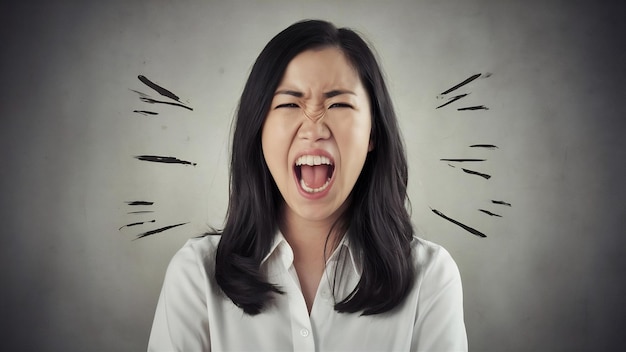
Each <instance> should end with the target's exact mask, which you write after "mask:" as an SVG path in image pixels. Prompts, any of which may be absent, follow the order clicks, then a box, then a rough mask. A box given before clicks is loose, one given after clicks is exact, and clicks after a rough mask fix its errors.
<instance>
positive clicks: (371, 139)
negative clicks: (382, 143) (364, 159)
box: [367, 138, 374, 152]
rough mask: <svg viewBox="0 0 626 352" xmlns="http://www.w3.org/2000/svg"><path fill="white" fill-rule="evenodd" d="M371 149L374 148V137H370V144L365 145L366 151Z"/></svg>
mask: <svg viewBox="0 0 626 352" xmlns="http://www.w3.org/2000/svg"><path fill="white" fill-rule="evenodd" d="M372 150H374V139H373V138H370V144H369V145H368V146H367V151H368V152H371V151H372Z"/></svg>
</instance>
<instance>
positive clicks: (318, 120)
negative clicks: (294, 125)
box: [298, 108, 330, 141]
mask: <svg viewBox="0 0 626 352" xmlns="http://www.w3.org/2000/svg"><path fill="white" fill-rule="evenodd" d="M302 114H303V115H304V117H305V118H304V119H303V120H304V121H303V122H302V125H301V126H300V130H299V131H298V135H299V137H300V138H303V139H308V140H311V141H317V140H320V139H328V138H329V137H330V130H329V129H328V126H327V125H326V123H325V121H324V116H326V109H324V108H321V109H318V110H316V111H306V110H304V109H303V110H302Z"/></svg>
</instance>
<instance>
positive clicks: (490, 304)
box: [0, 0, 626, 351]
mask: <svg viewBox="0 0 626 352" xmlns="http://www.w3.org/2000/svg"><path fill="white" fill-rule="evenodd" d="M617 4H618V2H617V1H615V2H613V3H611V2H604V3H601V2H593V1H495V0H493V1H488V0H465V1H462V0H443V1H404V2H391V1H358V2H357V1H341V2H336V3H335V2H331V1H297V0H292V1H278V0H276V1H266V2H263V3H261V2H241V1H230V2H210V1H176V2H173V1H172V2H170V1H101V2H96V1H89V2H87V1H60V2H44V1H40V2H37V3H35V2H27V1H23V2H19V4H18V2H14V3H11V4H8V3H7V2H3V4H2V5H0V20H1V21H0V23H1V25H0V26H1V27H0V28H1V29H2V30H1V32H0V43H2V49H1V50H2V56H1V61H0V63H1V66H0V77H1V82H2V84H0V116H1V118H2V124H1V125H0V137H1V139H0V153H1V154H0V155H1V159H0V160H1V165H2V166H1V168H0V182H1V191H2V195H1V197H0V210H1V211H0V214H1V215H0V216H1V217H0V221H1V226H0V231H1V232H0V233H1V237H0V268H1V269H0V275H2V276H1V277H0V282H1V283H2V289H1V290H0V292H1V293H0V307H1V312H2V314H1V315H0V316H1V317H2V318H0V319H2V327H1V329H0V334H1V335H2V340H1V345H2V346H4V347H7V346H8V347H11V349H12V350H41V351H43V350H49V351H70V350H76V351H79V350H82V351H137V350H143V349H145V346H146V343H147V339H148V334H149V330H150V326H151V321H152V315H153V312H154V308H155V305H156V301H157V296H158V293H159V290H160V285H161V282H162V279H163V275H164V271H165V268H166V266H167V264H168V262H169V259H170V258H171V256H172V255H173V254H174V252H175V251H176V250H177V249H178V248H180V247H181V246H182V244H183V243H184V242H185V241H186V240H187V239H188V238H190V237H193V236H195V235H197V234H199V233H201V232H203V231H206V230H207V229H208V227H209V226H216V227H219V226H221V224H222V219H223V216H224V212H225V209H226V199H227V160H228V143H229V141H228V137H229V127H230V120H231V118H232V116H233V113H234V111H235V108H236V105H237V100H238V96H239V94H240V93H241V90H242V87H243V85H244V82H245V79H246V77H247V73H248V72H249V69H250V67H251V65H252V63H253V60H254V59H255V57H256V55H257V54H258V53H259V51H260V50H261V48H262V47H263V46H264V44H265V43H266V42H267V41H268V40H269V39H270V38H271V37H272V36H273V35H274V34H276V33H277V32H278V31H280V30H281V29H283V28H284V27H286V26H288V25H289V24H291V23H293V22H295V21H297V20H300V19H302V18H324V19H328V20H331V21H333V22H335V23H336V24H338V25H340V26H349V27H352V28H355V29H357V30H359V31H360V32H361V33H362V34H363V35H364V36H365V37H366V38H368V39H369V41H370V42H371V43H372V44H373V45H374V47H375V48H376V50H377V52H378V55H379V57H380V60H381V63H382V65H383V66H384V69H385V72H386V75H387V77H388V82H389V86H390V90H391V93H392V96H393V98H394V101H395V104H396V108H397V112H398V115H399V118H400V123H401V126H402V129H403V133H404V137H405V140H406V145H407V150H408V155H409V158H410V172H411V179H410V196H411V200H412V205H413V220H414V222H415V225H416V228H417V230H418V232H419V234H420V236H422V237H424V238H427V239H430V240H433V241H435V242H438V243H440V244H442V245H444V246H445V247H446V248H447V249H448V250H449V251H450V252H451V253H452V255H453V256H454V258H455V259H456V261H457V263H458V265H459V267H460V270H461V274H462V278H463V281H464V289H465V313H466V323H467V330H468V336H469V343H470V348H471V350H473V351H531V350H537V351H574V350H596V351H599V350H611V349H613V348H615V347H616V346H623V345H624V343H626V338H625V337H624V334H623V332H622V330H623V327H624V324H625V323H626V308H624V307H625V305H624V304H623V300H624V297H626V288H625V285H624V282H623V276H624V267H625V264H626V263H625V262H626V259H625V256H624V252H625V248H626V247H625V246H624V245H625V244H626V243H625V242H626V241H625V240H624V235H625V233H624V230H623V227H622V226H623V225H622V222H623V220H624V217H625V215H626V212H625V209H626V207H625V206H624V203H623V200H624V198H625V197H626V191H625V187H624V186H623V180H624V178H625V176H626V172H625V170H626V167H625V166H624V159H625V158H626V152H625V151H626V143H625V142H624V140H623V139H622V134H623V132H624V131H625V127H626V123H625V122H624V118H625V114H624V113H625V108H624V103H623V101H624V97H625V96H626V94H625V93H626V90H625V88H624V87H625V83H626V71H625V69H624V62H626V55H625V53H626V51H625V50H624V49H623V41H624V40H623V38H624V34H626V30H625V28H624V24H623V23H624V20H623V19H624V18H625V15H626V13H625V12H624V7H623V6H621V7H620V6H619V5H617ZM475 73H492V75H491V77H489V78H485V79H483V78H481V79H478V80H476V81H474V82H472V83H471V84H469V85H467V86H465V87H463V88H461V89H459V90H458V91H456V92H455V93H454V94H457V93H458V94H461V93H471V94H470V95H468V96H467V97H466V98H464V99H463V100H461V101H458V102H457V103H455V104H452V105H449V106H448V107H444V108H441V109H435V107H436V106H438V105H440V104H442V103H443V102H445V100H442V99H437V95H438V94H439V93H441V92H442V91H443V90H445V89H447V88H449V87H451V86H453V85H454V84H456V83H458V82H461V81H462V80H464V79H465V78H467V77H469V76H471V75H472V74H475ZM140 74H141V75H145V76H146V77H148V78H149V79H151V80H153V81H154V82H156V83H158V84H161V85H162V86H164V87H166V88H168V89H170V90H172V91H173V92H174V93H176V94H178V95H179V96H180V97H181V100H182V101H183V102H185V103H186V104H188V105H189V106H191V107H192V108H193V111H188V110H186V109H182V108H179V107H175V106H167V105H163V104H161V105H150V104H147V103H144V102H141V101H140V100H139V95H138V94H136V93H135V92H133V91H131V90H138V91H141V92H144V93H146V94H150V95H151V96H152V97H153V98H158V99H162V100H167V98H164V97H160V96H159V95H158V94H157V93H156V92H155V91H153V90H151V89H150V88H148V87H147V86H146V85H144V84H143V83H141V82H140V81H139V80H138V79H137V76H138V75H140ZM470 105H485V106H487V107H489V110H479V111H457V110H456V109H457V108H459V107H463V106H470ZM133 110H150V111H154V112H158V113H159V115H154V116H143V115H140V114H138V113H134V112H133ZM477 143H490V144H495V145H497V146H498V147H499V148H498V149H496V150H477V149H476V148H469V147H468V146H469V145H471V144H477ZM141 154H156V155H167V156H176V157H179V158H181V159H185V160H190V161H193V162H196V163H197V166H195V167H194V166H184V165H164V164H155V163H149V162H144V161H139V160H136V159H133V156H135V155H141ZM450 157H452V158H472V157H485V158H486V159H487V161H486V162H484V163H482V164H480V165H476V164H473V165H463V166H464V167H467V168H472V169H474V170H477V171H480V172H484V173H488V174H490V175H492V178H491V179H489V180H485V179H483V178H481V177H478V176H475V175H469V174H466V173H464V172H462V170H460V166H461V165H457V167H456V168H452V167H450V166H448V164H447V163H444V162H441V161H439V159H440V158H450ZM470 166H471V167H470ZM492 199H497V200H504V201H506V202H509V203H511V205H512V206H511V207H505V206H498V205H494V204H492V203H491V202H490V201H491V200H492ZM131 200H150V201H153V202H155V203H154V205H152V206H150V207H131V206H130V205H128V204H127V203H125V202H126V201H131ZM430 208H435V209H438V210H440V211H442V212H443V213H445V214H446V215H448V216H450V217H452V218H455V219H457V220H459V221H461V222H463V223H465V224H467V225H468V226H471V227H474V228H476V229H477V230H480V231H482V232H484V233H485V234H487V235H488V237H487V238H484V239H481V238H478V237H476V236H473V235H471V234H470V233H468V232H466V231H465V230H463V229H462V228H460V227H458V226H456V225H454V224H452V223H450V222H448V221H446V220H444V219H442V218H440V217H438V216H437V215H435V214H433V213H432V212H431V210H430ZM479 208H482V209H487V210H490V211H492V212H494V213H497V214H500V215H502V217H501V218H500V217H494V216H488V215H486V214H483V213H481V212H479V211H478V210H477V209H479ZM134 210H152V211H154V213H148V214H128V212H130V211H134ZM152 219H154V220H156V222H155V223H148V224H144V225H138V226H133V227H126V228H122V229H121V230H118V228H119V227H120V226H123V225H125V224H130V223H133V222H138V221H149V220H152ZM180 222H189V223H188V224H186V225H184V226H181V227H178V228H175V229H172V230H169V231H165V232H162V233H159V234H155V235H153V236H150V237H148V238H144V239H141V240H137V241H133V239H134V238H135V236H136V235H138V234H140V233H142V232H145V231H149V230H152V229H155V228H159V227H162V226H167V225H170V224H176V223H180Z"/></svg>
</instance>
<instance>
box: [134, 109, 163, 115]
mask: <svg viewBox="0 0 626 352" xmlns="http://www.w3.org/2000/svg"><path fill="white" fill-rule="evenodd" d="M133 112H136V113H138V114H142V115H144V116H148V115H158V114H159V113H158V112H154V111H148V110H133Z"/></svg>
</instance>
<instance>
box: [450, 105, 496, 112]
mask: <svg viewBox="0 0 626 352" xmlns="http://www.w3.org/2000/svg"><path fill="white" fill-rule="evenodd" d="M456 110H457V111H473V110H489V108H488V107H486V106H484V105H476V106H468V107H465V108H458V109H456Z"/></svg>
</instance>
